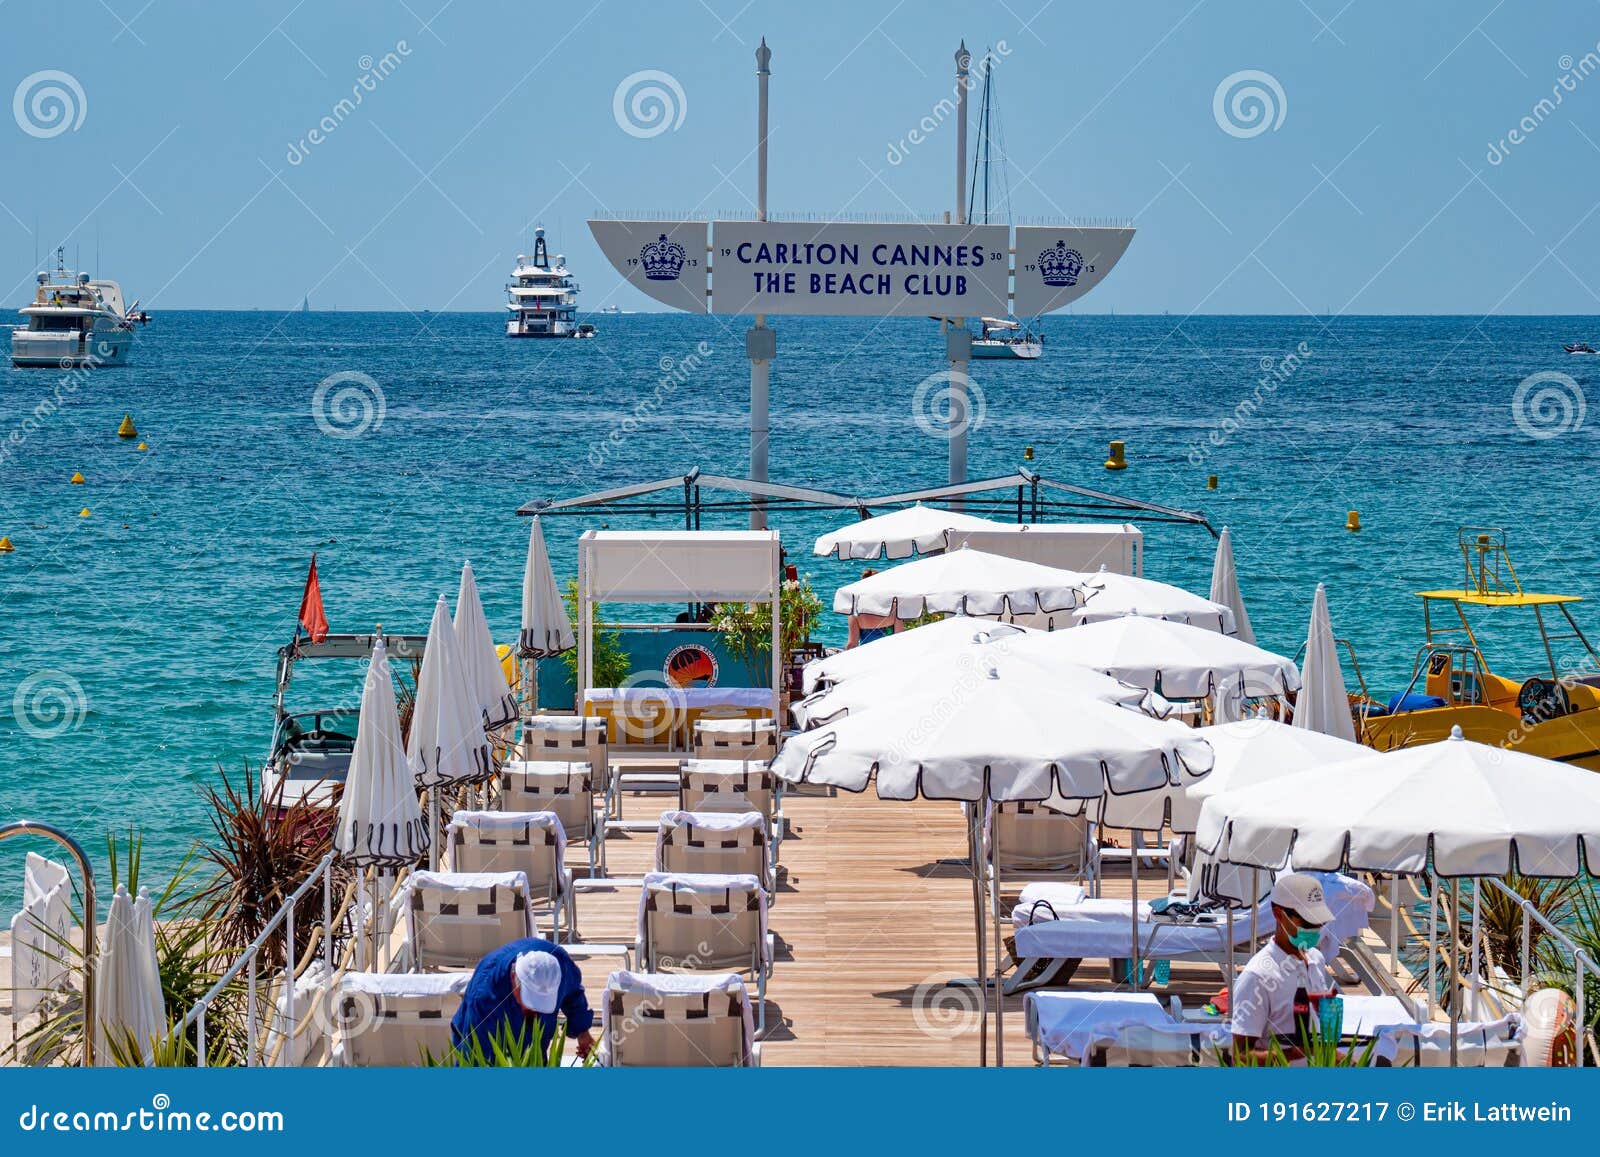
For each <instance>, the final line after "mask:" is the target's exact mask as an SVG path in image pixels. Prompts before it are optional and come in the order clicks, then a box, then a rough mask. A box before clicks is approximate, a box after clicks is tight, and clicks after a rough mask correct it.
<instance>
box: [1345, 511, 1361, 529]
mask: <svg viewBox="0 0 1600 1157" xmlns="http://www.w3.org/2000/svg"><path fill="white" fill-rule="evenodd" d="M1344 528H1345V529H1346V530H1360V529H1361V512H1360V511H1359V510H1352V511H1351V512H1350V516H1349V517H1348V518H1346V519H1345V520H1344Z"/></svg>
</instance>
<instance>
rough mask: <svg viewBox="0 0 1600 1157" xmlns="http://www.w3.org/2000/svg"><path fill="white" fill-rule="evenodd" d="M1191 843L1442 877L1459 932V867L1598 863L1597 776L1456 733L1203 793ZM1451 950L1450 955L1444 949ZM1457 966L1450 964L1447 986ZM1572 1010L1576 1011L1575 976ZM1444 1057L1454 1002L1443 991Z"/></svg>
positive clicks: (1314, 865)
mask: <svg viewBox="0 0 1600 1157" xmlns="http://www.w3.org/2000/svg"><path fill="white" fill-rule="evenodd" d="M1195 841H1196V846H1197V848H1198V849H1199V852H1200V853H1201V855H1203V856H1204V857H1205V859H1206V862H1207V866H1206V870H1208V871H1210V870H1213V866H1214V865H1219V864H1235V865H1238V866H1240V867H1246V868H1260V869H1262V870H1265V871H1277V870H1280V869H1283V868H1291V869H1296V870H1302V869H1303V870H1307V871H1325V872H1382V873H1387V874H1394V875H1423V874H1429V875H1432V876H1435V877H1445V878H1447V879H1450V880H1454V881H1457V883H1456V885H1455V887H1454V888H1453V889H1452V891H1453V892H1454V893H1455V895H1454V896H1453V897H1452V903H1451V907H1450V909H1449V911H1450V925H1451V934H1452V939H1453V942H1459V939H1460V937H1459V928H1458V924H1459V918H1460V894H1459V880H1461V879H1463V878H1479V877H1486V876H1492V877H1499V876H1505V875H1509V874H1511V873H1513V872H1515V873H1518V874H1520V875H1524V876H1532V877H1546V878H1552V877H1554V878H1562V879H1569V878H1572V877H1575V876H1578V875H1581V874H1584V873H1587V874H1589V875H1594V874H1597V873H1600V776H1596V775H1595V774H1594V772H1592V771H1586V770H1584V769H1582V768H1578V767H1573V766H1571V765H1569V764H1565V763H1557V762H1555V761H1554V760H1548V759H1540V758H1538V757H1537V756H1532V755H1527V754H1524V753H1523V752H1520V751H1515V750H1510V749H1507V748H1503V747H1491V746H1489V745H1487V744H1482V743H1474V742H1472V741H1469V740H1467V739H1464V738H1462V735H1461V729H1460V728H1459V727H1458V728H1453V729H1452V732H1451V736H1450V738H1448V739H1445V740H1442V741H1440V742H1438V743H1429V744H1422V745H1419V746H1416V747H1405V748H1401V749H1400V750H1398V751H1392V752H1386V753H1382V754H1369V755H1364V756H1361V757H1359V758H1355V759H1349V760H1345V761H1343V762H1340V763H1331V764H1327V765H1325V766H1323V767H1321V768H1318V769H1316V770H1313V771H1306V772H1302V773H1301V774H1299V775H1294V776H1290V777H1288V778H1285V779H1280V780H1277V781H1275V782H1271V783H1265V784H1260V785H1257V786H1255V787H1251V788H1245V789H1241V790H1239V791H1231V792H1224V793H1222V794H1221V795H1217V796H1213V797H1212V798H1210V799H1208V800H1207V801H1206V802H1205V806H1204V807H1203V808H1202V810H1201V813H1200V820H1199V823H1198V825H1197V831H1196V834H1195ZM1453 955H1454V954H1452V956H1453ZM1459 979H1460V976H1459V970H1456V969H1454V968H1453V969H1452V977H1451V987H1452V993H1453V994H1454V993H1455V992H1456V991H1457V987H1458V982H1459ZM1577 987H1578V989H1579V990H1580V991H1579V993H1578V995H1577V1000H1578V1002H1579V1007H1578V1015H1579V1021H1580V1023H1581V1022H1582V1019H1583V1015H1584V1010H1583V1000H1584V995H1583V993H1582V991H1581V990H1582V989H1583V987H1584V986H1583V985H1581V984H1580V985H1578V986H1577ZM1450 1016H1451V1024H1452V1033H1451V1037H1452V1044H1451V1052H1452V1057H1451V1059H1452V1061H1453V1060H1454V1059H1455V1057H1454V1053H1455V1032H1454V1025H1455V1024H1456V1023H1457V1022H1458V1020H1459V1017H1460V1001H1459V1000H1458V999H1452V1000H1451V1002H1450Z"/></svg>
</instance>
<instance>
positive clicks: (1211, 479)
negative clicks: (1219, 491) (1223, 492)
mask: <svg viewBox="0 0 1600 1157" xmlns="http://www.w3.org/2000/svg"><path fill="white" fill-rule="evenodd" d="M1216 488H1217V476H1216V475H1215V474H1207V475H1206V489H1207V490H1215V489H1216Z"/></svg>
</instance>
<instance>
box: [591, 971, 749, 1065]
mask: <svg viewBox="0 0 1600 1157" xmlns="http://www.w3.org/2000/svg"><path fill="white" fill-rule="evenodd" d="M599 1061H600V1063H601V1064H602V1065H608V1066H612V1067H619V1068H621V1067H627V1068H634V1067H656V1068H660V1067H667V1068H706V1067H714V1068H734V1067H741V1066H753V1065H759V1064H760V1063H761V1046H760V1044H758V1043H757V1041H756V1031H755V1022H754V1018H753V1017H752V1015H751V1011H750V995H749V992H748V990H747V989H746V988H745V983H744V981H743V980H741V979H740V978H739V977H738V976H735V975H733V974H732V973H722V974H720V975H710V976H702V975H694V974H681V973H670V974H669V973H660V972H613V973H612V974H611V978H610V980H608V981H607V983H606V990H605V994H604V997H603V1000H602V1003H601V1012H600V1050H599Z"/></svg>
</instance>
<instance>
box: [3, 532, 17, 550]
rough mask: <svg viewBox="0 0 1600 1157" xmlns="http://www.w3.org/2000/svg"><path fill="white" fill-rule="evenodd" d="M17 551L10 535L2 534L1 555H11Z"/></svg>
mask: <svg viewBox="0 0 1600 1157" xmlns="http://www.w3.org/2000/svg"><path fill="white" fill-rule="evenodd" d="M16 549H17V548H16V547H14V546H12V545H11V536H10V535H9V534H0V554H9V553H10V552H11V551H13V550H16Z"/></svg>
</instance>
